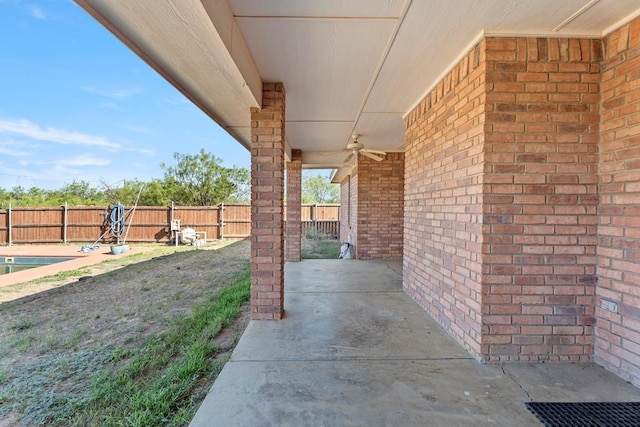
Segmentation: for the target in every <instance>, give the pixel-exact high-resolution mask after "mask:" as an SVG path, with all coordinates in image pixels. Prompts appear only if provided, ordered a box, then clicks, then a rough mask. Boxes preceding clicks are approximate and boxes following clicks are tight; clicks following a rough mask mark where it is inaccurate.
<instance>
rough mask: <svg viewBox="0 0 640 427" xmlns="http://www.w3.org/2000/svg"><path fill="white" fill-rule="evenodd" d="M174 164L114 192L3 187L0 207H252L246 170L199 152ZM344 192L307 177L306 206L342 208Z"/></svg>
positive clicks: (102, 187) (79, 185)
mask: <svg viewBox="0 0 640 427" xmlns="http://www.w3.org/2000/svg"><path fill="white" fill-rule="evenodd" d="M173 158H174V160H175V164H173V165H167V164H165V163H161V164H160V167H161V168H162V169H163V171H164V177H163V178H162V179H153V180H151V181H139V180H131V181H124V182H123V184H122V185H121V186H118V187H114V186H112V185H109V184H108V183H106V182H101V183H100V184H99V186H98V187H94V186H92V185H91V184H89V183H88V182H86V181H73V182H72V183H70V184H65V185H64V186H63V187H62V188H60V189H57V190H45V189H41V188H38V187H31V188H29V189H28V190H27V189H25V188H24V187H22V186H17V187H14V188H12V189H11V190H5V189H3V188H0V208H2V209H7V208H8V207H9V204H11V206H13V207H21V206H22V207H27V206H29V207H35V206H61V205H64V204H65V203H67V204H69V205H71V206H102V205H109V204H114V203H122V204H124V205H128V206H131V205H134V204H135V203H136V199H137V201H138V204H139V205H141V206H168V205H169V204H171V202H175V203H176V204H178V205H181V206H213V205H216V204H218V203H249V201H250V197H251V194H250V191H251V187H250V184H251V176H250V172H249V171H248V170H247V169H246V168H238V167H231V168H228V167H224V166H222V165H221V163H222V159H220V158H218V157H216V156H214V155H213V154H211V153H208V152H206V151H205V150H204V149H203V150H200V152H199V153H198V154H193V155H189V154H180V153H174V155H173ZM339 201H340V193H339V190H338V188H337V186H336V185H334V184H331V183H330V182H329V180H328V179H327V177H323V176H320V175H316V176H305V177H304V178H303V185H302V202H303V203H339Z"/></svg>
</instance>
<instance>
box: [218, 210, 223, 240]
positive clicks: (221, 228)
mask: <svg viewBox="0 0 640 427" xmlns="http://www.w3.org/2000/svg"><path fill="white" fill-rule="evenodd" d="M219 222H220V225H219V227H220V233H219V234H220V240H224V203H220V221H219Z"/></svg>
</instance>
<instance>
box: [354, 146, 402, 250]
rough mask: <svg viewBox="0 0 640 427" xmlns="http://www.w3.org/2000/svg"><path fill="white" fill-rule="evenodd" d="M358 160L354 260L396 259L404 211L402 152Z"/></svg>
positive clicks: (400, 239)
mask: <svg viewBox="0 0 640 427" xmlns="http://www.w3.org/2000/svg"><path fill="white" fill-rule="evenodd" d="M384 157H385V158H384V160H382V161H379V162H378V161H375V160H372V159H369V158H367V157H364V156H360V159H359V160H358V172H357V173H358V182H357V191H358V216H357V221H358V226H357V230H358V231H357V233H358V237H357V245H356V247H355V251H356V258H358V259H400V258H401V257H402V232H403V231H402V226H403V213H404V153H387V155H386V156H384Z"/></svg>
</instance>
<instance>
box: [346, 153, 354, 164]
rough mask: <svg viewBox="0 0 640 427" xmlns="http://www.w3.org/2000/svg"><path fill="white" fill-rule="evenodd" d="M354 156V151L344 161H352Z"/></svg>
mask: <svg viewBox="0 0 640 427" xmlns="http://www.w3.org/2000/svg"><path fill="white" fill-rule="evenodd" d="M352 158H353V152H351V153H349V155H348V156H347V158H346V159H344V162H345V163H349V162H350V160H351V159H352Z"/></svg>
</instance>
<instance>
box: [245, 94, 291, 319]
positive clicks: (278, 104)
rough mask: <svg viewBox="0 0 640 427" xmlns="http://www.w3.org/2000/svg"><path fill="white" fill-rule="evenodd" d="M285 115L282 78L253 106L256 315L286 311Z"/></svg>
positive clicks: (253, 287)
mask: <svg viewBox="0 0 640 427" xmlns="http://www.w3.org/2000/svg"><path fill="white" fill-rule="evenodd" d="M284 117H285V94H284V86H283V85H282V83H264V84H263V87H262V109H258V108H252V109H251V318H252V319H281V318H282V316H283V315H284V230H283V227H284V141H285V130H284Z"/></svg>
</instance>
